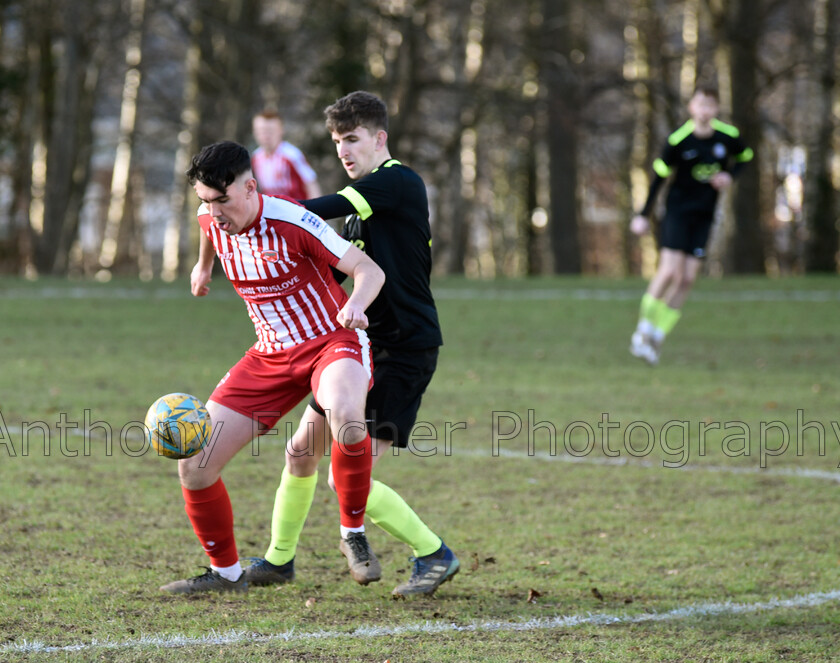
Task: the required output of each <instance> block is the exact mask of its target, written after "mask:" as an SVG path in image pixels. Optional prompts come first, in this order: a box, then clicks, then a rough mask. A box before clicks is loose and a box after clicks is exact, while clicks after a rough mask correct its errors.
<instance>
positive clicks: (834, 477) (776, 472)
mask: <svg viewBox="0 0 840 663" xmlns="http://www.w3.org/2000/svg"><path fill="white" fill-rule="evenodd" d="M498 453H499V455H498V457H499V458H502V457H504V458H516V459H520V460H524V459H527V458H539V459H540V460H553V461H557V462H560V463H571V464H575V463H578V464H583V465H601V466H606V467H639V468H642V469H663V470H669V471H671V470H676V471H682V472H720V473H727V474H760V475H762V476H778V477H793V478H802V479H824V480H826V481H835V482H837V483H840V472H831V471H828V470H815V469H810V468H803V467H780V468H770V467H765V468H762V467H727V466H725V465H683V466H682V467H667V466H664V465H662V463H654V462H653V461H650V460H632V461H631V460H627V459H626V458H602V457H600V456H597V457H593V458H590V457H589V456H570V455H568V454H554V455H551V454H548V453H545V452H535V453H533V454H529V453H527V452H524V451H511V450H509V449H499V451H498ZM460 454H465V455H469V456H481V457H483V458H492V457H493V456H492V455H488V454H487V453H485V452H479V451H466V452H465V451H461V452H457V453H456V455H460Z"/></svg>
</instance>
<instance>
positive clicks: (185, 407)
mask: <svg viewBox="0 0 840 663" xmlns="http://www.w3.org/2000/svg"><path fill="white" fill-rule="evenodd" d="M146 430H147V432H148V436H149V444H150V445H151V446H152V448H153V449H154V450H155V451H157V452H158V454H159V455H161V456H166V457H167V458H175V459H178V458H189V457H190V456H195V455H196V454H197V453H198V452H199V451H201V450H202V449H203V448H204V445H205V444H207V442H208V441H209V440H210V434H211V432H212V430H213V425H212V423H211V421H210V413H209V412H207V408H206V407H205V406H204V403H202V402H201V400H200V399H198V398H196V397H195V396H192V395H190V394H182V393H174V394H166V395H165V396H161V397H160V398H158V399H157V400H156V401H155V402H154V403H152V406H151V407H150V408H149V411H148V412H147V413H146Z"/></svg>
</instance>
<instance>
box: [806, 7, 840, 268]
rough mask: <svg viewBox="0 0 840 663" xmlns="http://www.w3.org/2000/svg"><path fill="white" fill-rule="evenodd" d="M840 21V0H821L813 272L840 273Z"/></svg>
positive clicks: (809, 202)
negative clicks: (839, 93) (838, 139)
mask: <svg viewBox="0 0 840 663" xmlns="http://www.w3.org/2000/svg"><path fill="white" fill-rule="evenodd" d="M838 20H840V0H816V6H815V16H814V38H813V41H812V53H811V56H812V65H811V67H810V71H811V74H812V76H813V85H812V86H811V89H812V90H813V93H812V95H810V104H809V105H810V108H809V111H810V115H811V122H810V123H809V129H810V131H809V136H808V145H807V150H808V157H807V170H806V173H805V181H804V185H805V191H804V204H803V212H804V215H805V227H806V228H807V229H808V240H807V244H806V249H805V268H806V270H807V271H809V272H836V271H837V249H838V232H837V193H836V191H835V189H834V186H833V185H832V182H831V159H832V157H833V150H832V137H833V134H834V131H835V126H834V122H833V116H832V102H833V100H834V97H835V94H836V89H837V78H836V72H835V67H834V62H835V59H836V57H837V48H838V44H837V22H838Z"/></svg>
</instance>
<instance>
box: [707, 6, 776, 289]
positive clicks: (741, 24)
mask: <svg viewBox="0 0 840 663" xmlns="http://www.w3.org/2000/svg"><path fill="white" fill-rule="evenodd" d="M763 4H764V0H762V1H761V2H757V1H756V0H730V1H729V2H726V3H721V4H720V6H715V7H713V14H714V17H715V23H716V24H717V28H718V31H719V33H720V34H721V35H722V37H723V39H721V41H722V42H724V43H728V44H729V52H728V55H729V72H728V73H729V75H730V77H731V79H730V86H729V89H728V90H723V92H724V94H722V99H721V101H722V102H723V104H722V105H723V106H726V93H731V100H732V121H733V123H734V124H735V126H736V127H738V129H739V131H740V132H741V139H742V140H743V141H744V143H745V144H746V145H748V146H750V147H751V148H752V149H753V151H754V152H755V153H756V155H758V153H759V148H760V146H759V141H760V135H759V115H758V106H757V102H758V71H759V62H758V52H757V44H758V39H759V36H760V35H761V30H762V25H763V21H764V18H765V17H764V12H765V7H764V6H763ZM722 83H723V84H722V85H721V87H722V88H725V87H726V85H725V81H722ZM757 164H758V159H756V160H755V162H754V163H752V164H750V165H748V166H747V167H746V168H744V170H743V172H742V173H741V175H740V177H739V178H738V184H737V186H736V187H734V191H733V198H732V211H733V216H734V218H733V224H732V228H731V234H730V235H729V236H728V245H727V247H726V257H725V259H724V268H725V269H726V270H727V271H732V272H735V273H738V274H763V273H764V272H765V241H766V240H765V236H764V232H763V230H762V225H761V205H760V204H761V196H760V179H761V178H760V173H759V168H758V165H757Z"/></svg>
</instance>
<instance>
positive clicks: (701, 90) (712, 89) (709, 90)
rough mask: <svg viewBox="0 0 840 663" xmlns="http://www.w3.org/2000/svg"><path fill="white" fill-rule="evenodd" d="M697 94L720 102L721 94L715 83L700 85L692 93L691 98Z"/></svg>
mask: <svg viewBox="0 0 840 663" xmlns="http://www.w3.org/2000/svg"><path fill="white" fill-rule="evenodd" d="M696 94H702V95H703V96H705V97H711V98H712V99H714V100H715V101H720V93H719V92H718V87H717V85H715V84H714V83H698V84H697V85H696V86H695V87H694V92H692V94H691V96H692V97H693V96H694V95H696Z"/></svg>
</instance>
